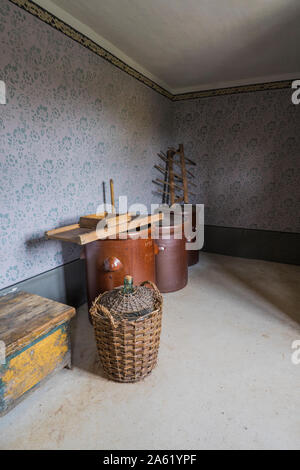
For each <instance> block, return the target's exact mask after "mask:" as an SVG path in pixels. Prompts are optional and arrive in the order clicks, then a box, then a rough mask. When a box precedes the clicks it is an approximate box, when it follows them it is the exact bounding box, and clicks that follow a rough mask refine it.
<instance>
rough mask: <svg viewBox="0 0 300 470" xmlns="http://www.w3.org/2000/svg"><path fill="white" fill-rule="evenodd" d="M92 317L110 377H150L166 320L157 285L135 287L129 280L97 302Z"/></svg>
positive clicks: (98, 346) (104, 368) (136, 378)
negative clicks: (163, 319)
mask: <svg viewBox="0 0 300 470" xmlns="http://www.w3.org/2000/svg"><path fill="white" fill-rule="evenodd" d="M147 284H148V285H149V286H150V287H151V288H149V287H146V285H147ZM90 314H91V318H92V322H93V326H94V331H95V337H96V343H97V348H98V352H99V357H100V360H101V364H102V366H103V370H104V372H105V374H106V375H107V377H108V378H110V379H112V380H115V381H117V382H136V381H138V380H140V379H142V378H144V377H146V376H147V375H148V374H150V372H151V371H152V369H153V368H154V367H155V365H156V363H157V356H158V349H159V342H160V332H161V320H162V296H161V294H160V292H159V290H158V289H157V287H156V286H155V284H153V283H152V282H150V281H145V282H143V283H142V284H141V285H140V286H133V280H132V277H131V276H125V278H124V286H123V287H118V288H116V289H113V290H112V291H109V292H104V294H101V295H99V297H97V298H96V299H95V301H94V302H93V305H92V307H91V309H90Z"/></svg>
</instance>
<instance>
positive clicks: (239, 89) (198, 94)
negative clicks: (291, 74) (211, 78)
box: [173, 80, 293, 101]
mask: <svg viewBox="0 0 300 470" xmlns="http://www.w3.org/2000/svg"><path fill="white" fill-rule="evenodd" d="M292 81H293V80H281V81H278V82H268V83H256V84H254V85H240V86H235V87H228V88H217V89H214V90H203V91H193V92H191V93H182V94H179V95H173V101H182V100H193V99H197V98H208V97H212V96H224V95H234V94H237V93H249V92H252V91H266V90H282V89H283V88H291V85H292Z"/></svg>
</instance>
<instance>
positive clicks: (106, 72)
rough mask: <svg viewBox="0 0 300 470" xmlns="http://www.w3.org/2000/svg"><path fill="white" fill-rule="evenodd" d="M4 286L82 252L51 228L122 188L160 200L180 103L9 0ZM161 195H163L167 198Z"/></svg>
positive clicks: (0, 200)
mask: <svg viewBox="0 0 300 470" xmlns="http://www.w3.org/2000/svg"><path fill="white" fill-rule="evenodd" d="M0 49H1V54H0V79H1V80H5V82H6V84H7V93H8V96H7V105H1V106H0V172H1V178H0V288H3V287H6V286H9V285H11V284H14V283H16V282H18V281H21V280H23V279H26V278H29V277H31V276H34V275H37V274H39V273H41V272H45V271H47V270H49V269H52V268H54V267H56V266H59V265H61V264H63V263H66V262H69V261H71V260H74V259H76V258H78V256H79V249H78V247H77V246H76V245H71V244H67V243H64V244H60V243H59V242H55V241H45V240H44V238H43V234H44V231H45V230H47V229H51V228H54V227H57V226H60V225H66V224H69V223H74V222H77V221H78V218H79V216H80V215H82V214H86V213H92V212H93V211H95V209H96V207H97V204H98V203H102V202H103V197H102V186H101V185H102V181H104V180H105V181H106V182H107V189H108V183H109V178H114V181H115V193H116V196H118V195H121V194H127V195H128V196H129V202H130V203H132V202H144V203H147V204H148V205H149V204H150V202H151V201H154V202H155V201H157V197H156V198H155V196H154V195H153V194H152V186H151V177H152V175H153V169H152V166H153V162H154V161H156V160H157V157H156V153H157V151H159V150H161V149H164V148H166V147H167V145H170V141H169V140H168V139H169V137H170V135H171V122H170V116H171V105H172V103H171V102H170V101H169V100H167V99H166V98H164V97H162V96H161V95H159V94H158V93H156V92H154V91H152V90H151V89H149V88H148V87H146V86H144V85H143V84H141V83H139V82H138V81H136V80H135V79H133V78H132V77H130V76H128V75H127V74H126V73H124V72H121V71H120V70H118V69H117V68H115V67H113V66H112V65H111V64H109V63H108V62H106V61H104V60H103V59H101V58H100V57H98V56H97V55H95V54H93V53H92V52H90V51H88V50H87V49H85V48H84V47H82V46H81V45H79V44H77V43H76V42H74V41H72V40H71V39H69V38H67V37H66V36H64V35H63V34H62V33H60V32H58V31H55V30H54V29H53V28H51V27H50V26H47V25H45V24H44V23H42V22H41V21H39V20H38V19H36V18H34V17H33V16H31V15H30V14H28V13H26V12H24V11H22V10H21V9H20V8H18V7H16V6H14V5H12V4H11V3H10V2H8V1H7V0H0ZM158 200H160V198H158Z"/></svg>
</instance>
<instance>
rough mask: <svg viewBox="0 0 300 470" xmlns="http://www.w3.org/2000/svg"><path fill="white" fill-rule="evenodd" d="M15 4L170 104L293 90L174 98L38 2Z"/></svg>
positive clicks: (271, 85)
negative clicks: (170, 102) (172, 102)
mask: <svg viewBox="0 0 300 470" xmlns="http://www.w3.org/2000/svg"><path fill="white" fill-rule="evenodd" d="M9 1H10V2H11V3H13V4H14V5H17V6H18V7H20V8H22V9H23V10H25V11H27V12H28V13H30V14H31V15H33V16H35V17H37V18H39V19H40V20H41V21H43V22H44V23H46V24H48V25H50V26H52V27H53V28H55V29H56V30H57V31H60V32H61V33H63V34H65V35H66V36H68V37H69V38H71V39H73V40H74V41H76V42H78V43H79V44H81V45H82V46H84V47H86V48H87V49H89V50H90V51H92V52H94V53H95V54H97V55H98V56H99V57H102V58H103V59H105V60H107V61H108V62H110V63H111V64H112V65H114V66H115V67H118V68H119V69H120V70H122V71H123V72H126V73H127V74H128V75H130V76H131V77H133V78H135V79H136V80H138V81H139V82H142V83H143V84H144V85H146V86H148V87H149V88H151V89H152V90H155V91H156V92H157V93H160V94H161V95H163V96H165V97H166V98H168V99H170V100H171V101H183V100H192V99H199V98H209V97H213V96H224V95H233V94H238V93H249V92H253V91H266V90H281V89H283V88H290V87H291V83H292V80H282V81H277V82H268V83H257V84H254V85H241V86H236V87H228V88H217V89H213V90H203V91H193V92H190V93H181V94H177V95H173V94H172V93H170V92H169V91H168V90H166V89H165V88H163V87H161V86H160V85H158V84H157V83H155V82H154V81H153V80H151V79H150V78H148V77H146V76H145V75H143V74H142V73H140V72H138V71H137V70H135V69H134V68H133V67H131V66H130V65H127V64H126V63H125V62H123V61H122V60H121V59H118V57H116V56H114V55H113V54H111V53H110V52H109V51H107V50H106V49H104V48H103V47H101V46H99V45H98V44H97V43H95V42H94V41H92V40H91V39H89V38H88V37H87V36H85V35H84V34H82V33H80V32H79V31H76V29H74V28H73V27H72V26H69V25H68V24H66V23H65V22H64V21H62V20H60V19H59V18H57V17H56V16H55V15H53V14H52V13H49V12H48V11H47V10H45V9H44V8H42V7H41V6H39V5H37V4H36V3H34V2H32V1H31V0H9Z"/></svg>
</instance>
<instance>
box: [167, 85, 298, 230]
mask: <svg viewBox="0 0 300 470" xmlns="http://www.w3.org/2000/svg"><path fill="white" fill-rule="evenodd" d="M291 94H292V90H289V89H286V90H275V91H264V92H257V93H245V94H239V95H228V96H224V97H215V98H203V99H200V100H191V101H182V102H179V103H174V106H175V110H174V135H173V140H174V141H175V142H183V143H184V144H185V150H186V155H187V156H190V157H191V158H192V159H194V160H195V161H196V162H197V168H196V172H195V176H196V178H195V181H196V182H197V185H198V188H191V189H192V191H193V192H195V193H196V196H195V197H194V199H193V200H194V202H202V203H204V204H205V222H206V224H209V225H217V226H224V227H244V228H249V229H251V228H253V229H262V230H276V231H283V232H298V233H299V232H300V132H299V129H300V105H299V106H295V105H294V104H292V102H291Z"/></svg>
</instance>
